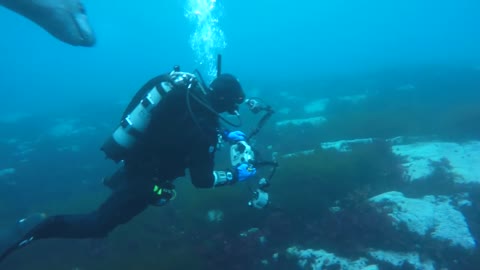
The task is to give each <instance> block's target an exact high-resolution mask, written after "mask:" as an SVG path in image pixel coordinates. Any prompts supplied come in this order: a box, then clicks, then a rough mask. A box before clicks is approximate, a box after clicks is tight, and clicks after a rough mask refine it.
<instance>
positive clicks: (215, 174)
mask: <svg viewBox="0 0 480 270" xmlns="http://www.w3.org/2000/svg"><path fill="white" fill-rule="evenodd" d="M214 157H215V148H214V147H213V146H210V145H208V144H205V145H202V146H199V147H197V148H196V149H195V151H192V153H191V155H190V164H189V170H190V177H191V179H192V183H193V185H194V186H195V187H197V188H213V187H218V186H224V185H228V184H233V183H235V182H237V181H235V178H236V177H235V174H234V172H232V171H231V170H228V169H227V170H223V171H220V170H214Z"/></svg>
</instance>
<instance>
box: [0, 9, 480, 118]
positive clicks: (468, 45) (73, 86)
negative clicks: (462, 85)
mask: <svg viewBox="0 0 480 270" xmlns="http://www.w3.org/2000/svg"><path fill="white" fill-rule="evenodd" d="M219 2H220V4H222V5H223V16H221V17H220V22H219V24H220V27H221V28H222V29H223V31H224V33H225V37H226V42H227V47H226V49H225V50H224V51H223V55H224V71H228V72H231V73H235V74H236V75H238V76H239V78H240V79H242V80H243V81H245V82H248V83H250V82H251V83H252V84H253V85H254V84H255V83H256V82H258V81H270V80H276V79H291V80H294V79H298V80H301V79H302V78H311V77H316V78H321V77H323V76H328V74H332V73H351V72H365V71H374V70H378V69H383V68H391V67H398V66H406V67H412V66H413V67H415V66H417V65H420V66H421V65H463V64H466V65H478V62H479V61H480V53H479V51H478V48H479V47H480V35H479V34H480V33H479V32H480V30H479V29H480V28H479V24H480V22H479V20H480V19H479V18H478V11H479V10H480V4H479V3H478V2H477V1H473V0H472V1H467V0H464V1H414V0H411V1H273V0H266V1H261V2H259V1H241V2H232V1H229V2H227V1H219ZM186 3H187V1H186V0H185V1H180V0H176V1H168V2H166V1H153V0H150V1H148V0H147V1H142V2H141V3H133V2H131V1H128V2H127V1H115V4H114V5H113V4H112V3H111V2H109V1H102V2H97V1H88V0H87V1H85V5H86V6H87V12H88V14H89V17H90V21H91V24H92V25H93V26H94V29H95V31H96V34H97V37H98V44H97V46H96V47H94V48H76V47H71V46H67V45H65V44H63V43H61V42H59V41H58V40H56V39H54V38H53V37H51V36H50V35H48V34H47V33H45V32H44V31H43V29H41V28H39V27H38V26H36V25H34V24H32V23H31V22H30V21H27V20H26V19H24V18H22V17H20V16H18V15H17V14H14V13H12V12H10V11H8V10H5V9H1V10H0V23H1V25H3V27H2V28H1V36H2V42H1V43H0V52H2V53H1V58H0V59H1V65H0V74H1V78H2V79H1V80H0V89H1V92H0V94H1V97H2V98H1V100H2V108H5V106H13V107H16V104H24V105H20V106H29V108H32V109H33V108H34V109H35V110H36V109H39V110H41V109H42V107H44V104H45V102H56V103H63V102H72V101H73V100H77V101H78V100H85V99H102V98H106V97H111V96H112V95H113V96H115V97H128V96H129V95H130V94H131V92H130V91H132V88H133V89H134V88H137V87H138V85H139V84H141V83H143V82H144V81H145V80H146V79H147V78H150V77H152V76H154V75H156V74H159V73H162V72H165V71H168V70H170V68H171V67H172V66H173V65H176V64H179V65H181V67H182V68H183V69H184V70H193V69H194V68H196V66H195V63H194V61H193V52H192V50H191V48H190V45H189V42H188V40H189V36H190V34H191V33H192V32H193V31H194V28H193V27H194V26H193V25H192V24H191V23H190V22H189V21H188V20H187V19H186V18H185V16H184V9H185V7H186ZM7 26H8V27H7ZM272 91H274V90H273V89H272ZM7 100H8V101H7Z"/></svg>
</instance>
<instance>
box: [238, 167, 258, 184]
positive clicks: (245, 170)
mask: <svg viewBox="0 0 480 270" xmlns="http://www.w3.org/2000/svg"><path fill="white" fill-rule="evenodd" d="M236 171H237V181H238V182H243V181H245V180H248V179H250V178H251V177H252V176H254V175H255V174H256V173H257V169H255V167H253V165H251V164H248V163H242V164H240V165H238V166H237V167H236Z"/></svg>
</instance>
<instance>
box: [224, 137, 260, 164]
mask: <svg viewBox="0 0 480 270" xmlns="http://www.w3.org/2000/svg"><path fill="white" fill-rule="evenodd" d="M254 161H255V153H254V152H253V150H252V147H251V146H250V145H249V144H248V143H247V142H246V141H239V142H237V143H236V144H234V145H232V146H231V147H230V162H231V164H232V166H233V167H236V166H238V165H240V164H242V163H253V162H254Z"/></svg>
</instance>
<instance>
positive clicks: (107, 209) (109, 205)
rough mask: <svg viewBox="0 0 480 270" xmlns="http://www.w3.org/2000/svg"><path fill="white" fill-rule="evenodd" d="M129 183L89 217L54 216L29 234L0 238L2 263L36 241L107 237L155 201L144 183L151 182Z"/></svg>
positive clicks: (88, 215)
mask: <svg viewBox="0 0 480 270" xmlns="http://www.w3.org/2000/svg"><path fill="white" fill-rule="evenodd" d="M130 182H131V183H128V184H126V185H124V186H123V187H121V188H119V189H117V190H115V191H114V192H113V193H112V194H111V195H110V197H109V198H108V199H107V200H106V201H105V202H104V203H103V204H102V205H101V206H100V207H99V208H98V209H97V210H96V211H94V212H92V213H90V214H85V215H57V216H51V217H48V218H46V219H42V220H39V221H38V222H37V223H36V224H34V225H35V226H31V228H33V229H31V230H29V231H27V232H25V231H23V233H22V234H18V233H17V234H16V235H15V237H14V238H13V239H9V241H8V243H7V242H6V241H5V242H4V241H3V240H2V239H0V242H4V243H3V244H2V243H0V261H2V260H3V259H4V258H5V257H6V256H7V255H8V254H10V253H11V252H12V251H14V250H16V249H17V248H20V247H23V246H25V245H26V244H28V243H29V242H31V241H32V240H36V239H42V238H97V237H105V236H106V235H107V234H108V233H109V232H110V231H112V230H113V229H114V228H115V227H116V226H117V225H120V224H124V223H126V222H128V221H129V220H131V219H132V218H133V217H135V216H136V215H138V214H139V213H141V212H142V211H143V210H145V209H146V208H147V207H148V205H149V204H150V202H151V200H152V192H151V189H150V185H148V184H146V183H145V182H148V181H130ZM17 223H18V222H17ZM15 232H16V231H15ZM11 240H13V241H11ZM2 246H3V248H2Z"/></svg>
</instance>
